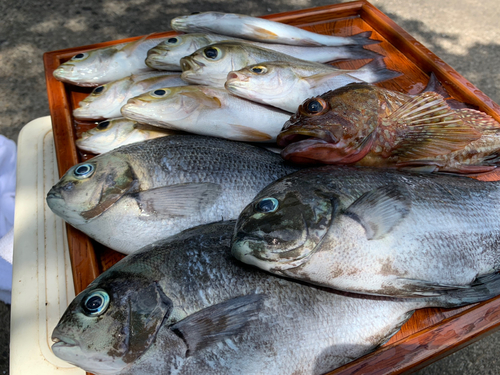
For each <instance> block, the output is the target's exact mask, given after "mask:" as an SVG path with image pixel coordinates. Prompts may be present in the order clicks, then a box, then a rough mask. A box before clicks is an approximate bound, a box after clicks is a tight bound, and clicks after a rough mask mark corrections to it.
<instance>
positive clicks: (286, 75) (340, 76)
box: [224, 59, 401, 112]
mask: <svg viewBox="0 0 500 375" xmlns="http://www.w3.org/2000/svg"><path fill="white" fill-rule="evenodd" d="M399 75H401V73H399V72H396V71H394V70H389V69H386V66H385V64H384V62H383V60H382V59H375V60H374V61H373V62H371V63H369V64H367V65H365V66H363V67H361V68H360V69H357V70H343V69H337V68H334V67H333V66H330V65H324V64H321V65H320V64H311V63H305V62H302V63H300V62H294V63H290V62H286V61H282V62H279V61H268V62H262V63H259V64H254V65H249V66H246V67H244V68H243V69H240V70H238V71H232V72H230V73H229V74H228V75H227V80H226V83H225V85H224V86H225V88H226V89H227V90H228V91H229V92H231V93H233V94H235V95H237V96H240V97H242V98H246V99H249V100H252V101H255V102H257V103H262V104H268V105H272V106H273V107H277V108H281V109H283V110H285V111H289V112H296V111H297V108H298V107H299V105H300V104H302V102H303V101H304V100H306V99H308V98H311V97H313V96H317V95H321V94H323V93H325V92H327V91H330V90H335V89H337V88H339V87H343V86H346V85H348V84H350V83H354V82H358V83H359V82H367V83H376V82H381V81H385V80H387V79H392V78H395V77H398V76H399Z"/></svg>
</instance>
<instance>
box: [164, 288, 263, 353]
mask: <svg viewBox="0 0 500 375" xmlns="http://www.w3.org/2000/svg"><path fill="white" fill-rule="evenodd" d="M264 297H265V296H264V295H263V294H252V295H249V296H243V297H236V298H233V299H230V300H229V301H225V302H222V303H219V304H217V305H214V306H210V307H207V308H205V309H203V310H201V311H198V312H196V313H194V314H191V315H190V316H188V317H187V318H184V319H183V320H181V321H180V322H178V323H176V324H174V325H172V326H171V327H170V329H171V330H172V331H173V332H174V333H175V334H177V335H178V336H180V337H181V338H182V339H183V340H184V342H185V343H186V346H187V348H188V350H187V353H186V356H189V355H191V354H192V353H195V352H196V351H198V350H201V349H203V348H205V347H207V346H209V345H211V344H213V343H217V342H220V341H223V340H224V339H226V338H229V337H231V336H234V335H236V334H238V333H239V332H241V331H242V330H243V329H244V328H245V326H246V325H247V324H248V323H249V322H250V321H252V320H254V319H255V318H256V317H257V314H258V313H259V310H260V307H261V304H262V301H263V300H264Z"/></svg>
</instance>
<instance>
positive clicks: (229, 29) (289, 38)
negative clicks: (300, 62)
mask: <svg viewBox="0 0 500 375" xmlns="http://www.w3.org/2000/svg"><path fill="white" fill-rule="evenodd" d="M171 25H172V28H173V29H174V30H177V31H183V32H189V33H196V32H206V33H217V34H223V35H229V36H233V37H239V38H244V39H251V40H255V41H258V42H259V41H260V42H264V43H280V44H290V45H299V46H343V45H350V44H357V45H366V44H374V43H379V41H377V40H371V39H368V38H369V37H370V35H371V32H367V33H361V34H358V35H353V36H350V37H339V36H334V35H322V34H317V33H313V32H310V31H306V30H303V29H300V28H298V27H295V26H291V25H286V24H283V23H280V22H274V21H270V20H266V19H263V18H257V17H251V16H247V15H243V14H235V13H222V12H202V13H198V14H192V15H189V16H181V17H176V18H174V19H173V20H172V22H171Z"/></svg>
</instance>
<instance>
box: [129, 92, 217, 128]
mask: <svg viewBox="0 0 500 375" xmlns="http://www.w3.org/2000/svg"><path fill="white" fill-rule="evenodd" d="M204 100H205V101H208V99H207V98H206V96H205V94H204V93H203V92H202V91H201V90H200V87H198V86H178V87H168V88H162V89H156V90H153V91H150V92H149V93H146V94H143V95H139V96H136V97H135V98H132V99H129V100H128V102H127V104H125V105H124V106H123V107H122V109H121V113H122V115H123V116H124V117H126V118H129V119H132V120H135V121H138V122H140V123H145V124H151V125H157V126H164V125H167V124H169V122H174V121H180V120H183V119H186V118H187V117H189V116H191V115H193V114H195V112H196V110H197V109H198V108H199V107H200V106H201V105H202V103H203V101H204ZM219 105H220V102H219Z"/></svg>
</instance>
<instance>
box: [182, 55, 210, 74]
mask: <svg viewBox="0 0 500 375" xmlns="http://www.w3.org/2000/svg"><path fill="white" fill-rule="evenodd" d="M179 63H180V65H181V69H182V72H183V73H184V72H196V71H198V70H200V69H201V68H203V67H204V66H205V64H203V63H201V62H199V61H195V60H193V59H192V58H190V57H189V56H187V57H183V58H182V59H180V60H179Z"/></svg>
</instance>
